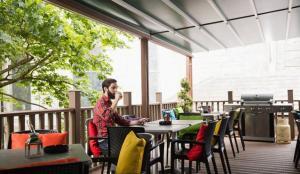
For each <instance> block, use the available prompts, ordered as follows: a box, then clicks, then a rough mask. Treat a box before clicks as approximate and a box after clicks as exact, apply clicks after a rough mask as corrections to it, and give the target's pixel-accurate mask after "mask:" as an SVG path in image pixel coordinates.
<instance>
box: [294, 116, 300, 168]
mask: <svg viewBox="0 0 300 174" xmlns="http://www.w3.org/2000/svg"><path fill="white" fill-rule="evenodd" d="M296 125H297V128H298V138H297V144H296V148H295V153H294V162H295V168H297V167H298V163H299V159H300V133H299V132H300V119H297V120H296Z"/></svg>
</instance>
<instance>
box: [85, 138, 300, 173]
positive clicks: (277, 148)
mask: <svg viewBox="0 0 300 174" xmlns="http://www.w3.org/2000/svg"><path fill="white" fill-rule="evenodd" d="M238 142H240V141H239V139H238ZM226 145H227V151H228V156H229V161H230V166H231V171H232V173H233V174H277V173H278V174H292V173H293V174H296V173H299V174H300V167H298V169H295V168H294V163H293V155H294V149H295V141H293V142H292V144H275V143H265V142H250V141H246V150H245V151H240V153H239V154H237V155H236V158H233V155H232V152H231V148H230V144H229V142H226ZM239 147H240V148H241V144H239ZM215 157H216V162H217V166H218V173H223V168H222V165H221V161H220V158H219V155H218V154H216V155H215ZM210 164H211V165H210V167H211V171H212V172H213V166H212V163H210ZM186 166H188V164H186ZM299 166H300V165H299ZM91 173H92V174H99V173H100V169H99V170H95V171H93V172H91ZM193 173H195V171H193ZM200 173H201V174H202V173H206V169H205V165H204V164H202V165H201V170H200ZM213 173H214V172H213Z"/></svg>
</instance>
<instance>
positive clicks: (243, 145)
mask: <svg viewBox="0 0 300 174" xmlns="http://www.w3.org/2000/svg"><path fill="white" fill-rule="evenodd" d="M239 135H240V139H241V143H242V147H243V151H245V142H244V138H243V136H242V131H241V129H239Z"/></svg>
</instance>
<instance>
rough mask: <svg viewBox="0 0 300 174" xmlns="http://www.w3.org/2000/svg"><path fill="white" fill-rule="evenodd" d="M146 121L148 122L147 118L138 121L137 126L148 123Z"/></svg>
mask: <svg viewBox="0 0 300 174" xmlns="http://www.w3.org/2000/svg"><path fill="white" fill-rule="evenodd" d="M148 121H149V119H148V118H141V119H139V120H138V124H139V125H144V124H145V122H148Z"/></svg>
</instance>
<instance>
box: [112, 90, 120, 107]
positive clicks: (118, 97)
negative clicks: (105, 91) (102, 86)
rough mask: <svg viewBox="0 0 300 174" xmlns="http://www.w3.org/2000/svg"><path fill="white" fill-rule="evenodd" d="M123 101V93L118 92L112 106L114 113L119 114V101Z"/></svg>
mask: <svg viewBox="0 0 300 174" xmlns="http://www.w3.org/2000/svg"><path fill="white" fill-rule="evenodd" d="M121 99H122V93H121V92H119V91H118V92H116V94H115V100H113V102H112V104H111V109H112V111H113V112H117V106H118V102H119V100H121Z"/></svg>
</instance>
